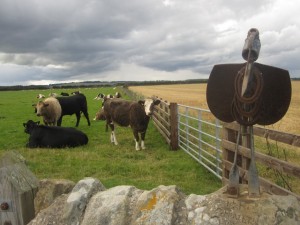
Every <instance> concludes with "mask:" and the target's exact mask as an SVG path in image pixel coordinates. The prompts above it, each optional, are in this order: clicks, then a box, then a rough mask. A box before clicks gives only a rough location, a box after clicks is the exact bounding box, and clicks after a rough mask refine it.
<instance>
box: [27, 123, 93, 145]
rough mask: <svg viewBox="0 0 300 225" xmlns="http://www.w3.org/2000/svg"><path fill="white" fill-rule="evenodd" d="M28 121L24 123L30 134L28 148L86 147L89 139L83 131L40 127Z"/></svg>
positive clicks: (70, 128)
mask: <svg viewBox="0 0 300 225" xmlns="http://www.w3.org/2000/svg"><path fill="white" fill-rule="evenodd" d="M39 123H40V122H39V121H38V122H34V121H32V120H28V121H27V123H23V126H24V127H25V133H27V134H29V135H30V136H29V141H28V143H27V144H26V147H28V148H65V147H76V146H80V145H86V144H87V143H88V137H87V135H86V134H85V133H83V132H82V131H79V130H76V129H75V128H72V127H56V126H52V127H49V126H44V125H39Z"/></svg>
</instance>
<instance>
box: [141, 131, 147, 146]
mask: <svg viewBox="0 0 300 225" xmlns="http://www.w3.org/2000/svg"><path fill="white" fill-rule="evenodd" d="M145 136H146V131H145V132H142V133H141V147H142V149H146V147H145Z"/></svg>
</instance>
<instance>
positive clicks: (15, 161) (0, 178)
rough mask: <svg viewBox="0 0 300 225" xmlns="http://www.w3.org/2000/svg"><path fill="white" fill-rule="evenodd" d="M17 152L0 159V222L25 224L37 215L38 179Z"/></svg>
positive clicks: (13, 224)
mask: <svg viewBox="0 0 300 225" xmlns="http://www.w3.org/2000/svg"><path fill="white" fill-rule="evenodd" d="M24 162H25V159H24V158H23V157H22V156H21V155H20V154H18V153H17V152H13V151H11V152H7V153H6V154H5V155H4V156H3V158H2V159H1V161H0V205H1V209H0V224H11V225H25V224H27V223H29V222H30V221H31V220H32V219H33V218H34V216H35V211H34V197H35V195H36V192H37V190H38V180H37V179H36V177H35V176H34V175H33V174H32V173H31V172H30V171H29V169H28V168H27V167H26V165H25V163H24Z"/></svg>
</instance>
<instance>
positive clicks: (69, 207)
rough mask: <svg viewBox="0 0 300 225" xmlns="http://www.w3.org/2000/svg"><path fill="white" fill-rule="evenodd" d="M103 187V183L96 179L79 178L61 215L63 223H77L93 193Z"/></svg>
mask: <svg viewBox="0 0 300 225" xmlns="http://www.w3.org/2000/svg"><path fill="white" fill-rule="evenodd" d="M105 189H106V188H105V187H104V185H103V184H102V183H101V182H100V181H99V180H97V179H94V178H90V177H87V178H84V179H83V180H80V181H79V182H78V183H77V184H76V186H75V187H74V188H73V190H72V192H71V194H70V195H69V197H68V199H67V202H66V205H65V208H64V211H65V212H64V215H63V218H64V221H65V223H66V224H70V225H77V224H79V223H80V220H81V216H82V215H83V212H84V210H85V208H86V205H87V203H88V202H89V200H90V198H91V197H92V196H93V195H94V194H95V193H97V192H100V191H104V190H105Z"/></svg>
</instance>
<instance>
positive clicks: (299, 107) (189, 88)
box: [129, 81, 300, 135]
mask: <svg viewBox="0 0 300 225" xmlns="http://www.w3.org/2000/svg"><path fill="white" fill-rule="evenodd" d="M206 86H207V84H174V85H156V86H132V87H129V89H130V90H132V91H134V92H137V93H140V94H142V95H144V96H147V97H150V96H153V95H154V96H158V97H159V98H162V99H164V100H166V101H168V102H177V103H178V104H182V105H188V106H195V107H199V108H202V109H208V106H207V102H206ZM265 127H266V128H269V129H273V130H278V131H283V132H287V133H291V134H296V135H300V81H292V99H291V104H290V107H289V109H288V112H287V113H286V115H285V116H284V117H283V118H282V119H281V120H280V121H278V122H277V123H275V124H273V125H270V126H265Z"/></svg>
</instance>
